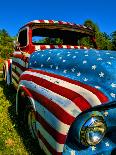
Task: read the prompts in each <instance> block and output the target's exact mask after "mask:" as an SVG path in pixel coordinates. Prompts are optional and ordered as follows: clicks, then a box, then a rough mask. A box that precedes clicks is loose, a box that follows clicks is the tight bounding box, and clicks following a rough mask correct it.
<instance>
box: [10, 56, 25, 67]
mask: <svg viewBox="0 0 116 155" xmlns="http://www.w3.org/2000/svg"><path fill="white" fill-rule="evenodd" d="M13 61H14V62H16V63H19V64H20V65H21V66H23V67H25V65H26V63H25V62H24V61H23V60H21V59H20V58H13Z"/></svg>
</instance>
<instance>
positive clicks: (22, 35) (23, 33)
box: [18, 29, 27, 47]
mask: <svg viewBox="0 0 116 155" xmlns="http://www.w3.org/2000/svg"><path fill="white" fill-rule="evenodd" d="M18 42H19V43H20V46H21V47H23V46H26V45H27V29H24V30H22V31H20V33H19V37H18Z"/></svg>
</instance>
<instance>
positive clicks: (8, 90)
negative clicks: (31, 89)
mask: <svg viewBox="0 0 116 155" xmlns="http://www.w3.org/2000/svg"><path fill="white" fill-rule="evenodd" d="M0 87H1V88H3V93H4V95H5V97H6V99H7V100H8V101H9V102H10V107H9V108H8V112H9V116H10V119H11V122H12V124H13V125H14V124H15V127H14V128H15V129H16V131H17V133H18V134H19V135H20V137H21V138H22V141H23V144H24V146H25V148H26V150H27V151H28V153H29V155H45V154H44V152H43V151H42V150H41V149H40V147H39V144H38V143H37V142H36V141H34V140H33V139H32V138H31V137H30V135H29V134H28V131H26V129H23V127H22V126H21V125H20V123H19V121H18V119H17V116H16V110H15V106H16V104H15V103H16V100H15V98H16V90H15V89H14V87H13V86H10V87H7V86H6V85H5V82H4V81H0Z"/></svg>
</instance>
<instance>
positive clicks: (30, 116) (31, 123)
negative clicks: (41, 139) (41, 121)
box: [25, 107, 37, 139]
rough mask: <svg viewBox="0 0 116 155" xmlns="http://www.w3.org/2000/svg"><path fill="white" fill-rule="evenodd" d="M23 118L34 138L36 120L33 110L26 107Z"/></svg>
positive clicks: (35, 135)
mask: <svg viewBox="0 0 116 155" xmlns="http://www.w3.org/2000/svg"><path fill="white" fill-rule="evenodd" d="M25 118H26V120H27V127H28V130H29V132H30V134H31V136H32V137H33V138H34V139H37V120H36V114H35V111H34V110H33V109H32V108H31V107H27V109H26V113H25Z"/></svg>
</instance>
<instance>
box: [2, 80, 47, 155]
mask: <svg viewBox="0 0 116 155" xmlns="http://www.w3.org/2000/svg"><path fill="white" fill-rule="evenodd" d="M15 95H16V91H15V90H14V89H13V87H10V88H8V87H7V86H5V83H4V82H3V81H0V155H43V154H44V153H43V152H42V151H41V150H40V148H39V146H38V144H37V143H36V142H35V141H33V140H32V138H30V136H29V134H27V133H28V132H27V131H25V130H24V129H23V126H22V127H21V126H20V124H19V121H18V119H17V117H16V114H15Z"/></svg>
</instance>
